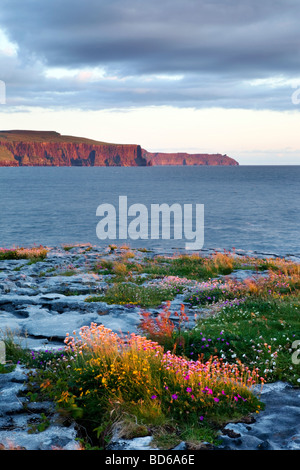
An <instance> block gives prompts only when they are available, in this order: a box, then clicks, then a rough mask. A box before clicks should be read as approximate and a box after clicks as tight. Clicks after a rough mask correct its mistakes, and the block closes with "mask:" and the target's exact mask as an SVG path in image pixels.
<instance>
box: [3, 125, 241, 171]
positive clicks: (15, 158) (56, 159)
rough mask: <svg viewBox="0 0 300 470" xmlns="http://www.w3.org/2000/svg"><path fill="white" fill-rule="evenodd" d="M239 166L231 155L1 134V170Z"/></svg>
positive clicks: (51, 134) (43, 135) (16, 132)
mask: <svg viewBox="0 0 300 470" xmlns="http://www.w3.org/2000/svg"><path fill="white" fill-rule="evenodd" d="M167 165H172V166H173V165H176V166H181V165H182V166H185V165H187V166H199V165H208V166H238V165H239V163H238V162H237V161H236V160H234V159H233V158H231V157H228V156H227V155H222V154H219V153H216V154H202V153H197V154H188V153H162V152H157V153H151V152H148V151H147V150H145V149H143V148H142V147H141V146H140V145H137V144H114V143H107V142H100V141H96V140H91V139H86V138H83V137H75V136H64V135H61V134H59V133H58V132H54V131H45V132H44V131H27V130H10V131H0V167H6V166H9V167H18V166H127V167H130V166H167Z"/></svg>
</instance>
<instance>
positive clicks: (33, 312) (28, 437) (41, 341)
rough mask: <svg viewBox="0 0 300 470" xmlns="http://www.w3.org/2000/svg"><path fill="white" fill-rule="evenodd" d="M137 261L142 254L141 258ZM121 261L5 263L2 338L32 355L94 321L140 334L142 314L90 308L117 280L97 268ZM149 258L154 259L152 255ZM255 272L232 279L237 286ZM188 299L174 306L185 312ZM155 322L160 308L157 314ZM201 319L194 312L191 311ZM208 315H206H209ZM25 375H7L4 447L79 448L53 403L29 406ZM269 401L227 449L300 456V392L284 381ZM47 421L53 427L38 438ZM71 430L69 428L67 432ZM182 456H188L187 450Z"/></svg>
mask: <svg viewBox="0 0 300 470" xmlns="http://www.w3.org/2000/svg"><path fill="white" fill-rule="evenodd" d="M135 255H136V257H137V259H138V257H142V256H143V255H142V254H141V253H139V252H136V253H135ZM105 256H109V257H112V258H113V256H114V254H113V253H112V252H111V251H110V250H107V249H106V250H103V249H100V248H93V249H91V248H90V247H87V246H84V245H82V246H76V247H73V248H70V249H67V250H66V249H63V248H53V249H52V250H50V252H49V253H48V256H47V258H46V259H45V260H44V261H41V262H37V263H33V264H30V263H28V260H7V261H1V266H0V333H5V332H6V331H8V332H9V333H10V334H11V335H12V336H13V337H14V338H15V340H16V341H17V342H19V343H20V344H21V345H22V346H24V347H27V348H30V349H50V348H52V349H56V348H60V347H62V346H63V340H64V338H65V337H66V334H67V333H70V334H73V332H74V331H75V332H78V330H79V329H80V328H81V327H82V326H85V325H90V323H91V322H94V323H98V324H103V325H104V326H106V327H107V328H110V329H112V330H113V331H114V332H116V333H119V334H127V333H128V332H129V333H131V332H135V333H136V332H137V329H138V326H139V323H140V308H139V307H137V306H133V305H131V306H124V305H108V304H106V303H105V302H86V301H85V300H86V298H87V297H88V296H89V295H90V294H97V295H99V294H101V293H103V292H105V291H106V289H107V288H108V287H109V281H110V279H111V275H109V274H107V275H98V274H95V273H94V272H92V270H91V267H92V266H94V264H95V263H96V262H97V261H99V258H102V257H105ZM147 256H150V254H149V253H147ZM252 274H253V273H252V272H250V271H243V270H241V271H238V272H236V273H234V274H233V276H234V277H235V278H237V279H244V277H245V276H251V275H252ZM181 301H182V296H181V295H178V296H177V297H176V298H175V300H174V301H173V302H172V304H171V309H172V311H174V310H178V309H179V308H180V303H181ZM150 310H152V312H153V315H155V314H156V313H157V309H150ZM187 313H190V314H191V318H192V317H193V315H194V311H191V312H187ZM204 314H205V312H204ZM25 388H26V370H24V369H22V368H21V367H20V366H18V367H17V368H16V370H15V371H14V372H11V373H8V374H0V448H1V446H2V447H4V448H13V447H20V448H24V449H27V450H51V449H54V448H60V449H65V450H68V449H78V448H79V445H78V442H77V441H76V437H77V433H76V428H75V426H74V424H72V423H64V422H62V421H61V418H60V416H58V415H57V414H56V413H55V409H54V408H53V404H51V403H29V402H28V399H27V398H26V397H25V395H24V393H23V394H22V392H24V390H25ZM261 398H262V401H263V402H264V403H265V404H266V408H265V410H264V411H262V412H261V413H260V414H259V415H257V416H255V420H254V421H253V422H248V423H245V422H243V423H231V424H228V425H227V426H226V427H225V428H224V430H223V432H222V434H221V435H220V439H221V444H220V446H219V448H220V449H224V450H244V449H251V450H263V449H268V450H284V449H288V450H299V449H300V389H294V388H292V387H290V386H288V385H287V384H284V383H281V382H278V383H275V384H267V385H265V387H264V389H263V394H262V397H261ZM44 416H46V417H47V421H49V422H47V427H46V428H45V430H43V431H42V432H36V429H37V426H38V425H39V424H40V423H43V420H44ZM65 424H67V426H66V425H65ZM150 449H152V447H151V436H146V437H144V438H138V439H133V440H124V439H123V440H120V439H117V438H116V439H115V441H113V442H112V443H111V446H110V450H150ZM174 450H175V451H176V450H188V449H187V445H186V443H181V444H180V448H178V449H176V448H175V449H174Z"/></svg>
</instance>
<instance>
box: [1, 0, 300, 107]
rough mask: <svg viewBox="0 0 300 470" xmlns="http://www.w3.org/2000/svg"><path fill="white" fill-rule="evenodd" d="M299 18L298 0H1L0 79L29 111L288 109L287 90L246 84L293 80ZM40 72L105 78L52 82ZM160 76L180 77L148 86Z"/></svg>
mask: <svg viewBox="0 0 300 470" xmlns="http://www.w3.org/2000/svg"><path fill="white" fill-rule="evenodd" d="M299 16H300V2H299V1H298V0H264V1H263V2H262V1H261V0H251V1H245V0H244V1H243V0H152V1H151V2H146V1H144V0H86V1H82V0H81V1H78V0H64V1H61V0H60V1H58V0H51V1H50V0H43V1H38V0H29V1H27V2H24V1H23V0H2V2H1V12H0V27H1V28H2V29H3V30H5V32H6V34H7V36H8V38H9V39H10V40H11V41H12V42H14V43H16V44H17V45H18V48H19V51H18V62H16V59H15V58H14V59H13V60H12V59H9V58H5V61H6V62H7V66H8V69H7V67H6V68H5V69H4V68H2V67H1V74H2V75H5V74H6V75H7V74H9V75H10V77H11V76H12V75H14V78H13V79H12V78H11V79H10V80H11V82H9V83H11V93H12V97H14V100H13V101H15V102H16V101H18V98H20V101H22V102H23V103H27V104H28V105H29V106H32V105H33V103H36V104H37V103H39V105H40V106H46V105H47V103H48V105H49V103H51V101H52V106H58V105H59V103H60V104H61V105H63V106H74V105H78V106H79V107H87V108H90V107H91V108H94V107H99V106H100V107H101V106H103V107H115V106H119V107H122V106H124V107H127V106H141V105H150V104H153V105H160V104H171V105H175V106H193V107H201V106H225V107H245V108H247V107H258V108H267V107H269V108H274V109H282V108H286V109H289V108H290V107H291V101H290V99H289V97H290V95H291V89H290V88H289V86H288V85H287V86H282V87H280V88H277V89H276V94H275V93H274V89H273V88H272V87H270V86H268V85H267V84H263V85H261V86H259V87H254V86H251V85H249V80H254V79H264V78H270V77H272V76H282V77H283V78H285V79H292V78H297V77H299V78H300V68H299V65H300V47H299V46H300V32H299V23H298V21H299ZM0 65H1V61H0ZM49 67H50V68H51V67H64V68H66V69H93V68H95V67H101V68H104V70H105V73H106V76H104V77H102V78H99V79H98V80H92V81H86V82H84V83H81V82H80V81H79V80H77V79H72V78H67V77H63V78H61V79H59V80H55V79H52V78H47V77H46V75H45V73H44V72H45V70H46V69H47V68H49ZM9 68H10V71H9V72H8V70H9ZM2 70H6V72H2ZM21 71H23V81H22V73H21ZM30 71H31V72H30ZM165 74H169V75H172V74H175V75H178V74H179V75H180V76H181V77H182V78H181V79H180V80H174V81H170V80H165V79H157V78H155V79H154V78H153V76H159V75H165ZM111 75H115V76H117V77H118V79H119V80H115V81H114V80H108V77H109V76H111ZM147 77H148V78H149V77H150V78H151V77H152V79H151V80H150V79H149V80H148V81H147V80H146V78H147ZM0 78H1V79H2V80H5V77H4V76H1V77H0ZM122 79H124V81H122ZM9 83H8V84H9ZM8 88H9V87H8ZM8 93H9V92H8ZM33 95H34V96H35V99H34V101H33V100H32V96H33ZM21 96H23V100H22V99H21Z"/></svg>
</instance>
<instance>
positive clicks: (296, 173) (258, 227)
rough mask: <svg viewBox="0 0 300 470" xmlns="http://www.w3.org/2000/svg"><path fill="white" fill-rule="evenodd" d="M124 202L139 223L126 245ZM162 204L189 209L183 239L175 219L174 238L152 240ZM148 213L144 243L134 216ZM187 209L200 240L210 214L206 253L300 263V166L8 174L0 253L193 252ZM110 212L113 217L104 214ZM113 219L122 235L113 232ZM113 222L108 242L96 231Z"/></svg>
mask: <svg viewBox="0 0 300 470" xmlns="http://www.w3.org/2000/svg"><path fill="white" fill-rule="evenodd" d="M120 198H122V201H125V200H126V203H127V206H126V208H128V212H127V224H128V226H129V224H130V223H131V222H133V223H134V221H135V222H136V232H135V233H136V234H137V235H136V236H135V237H133V236H130V233H132V232H130V231H129V230H128V231H127V232H126V233H127V238H126V236H125V237H124V219H123V222H122V224H123V225H122V227H123V232H122V233H123V238H122V239H121V238H120V237H119V235H120V233H119V230H118V228H119V225H118V224H119V221H120V217H122V216H124V211H125V209H124V205H123V206H122V209H121V208H120V209H119V204H120ZM104 204H106V205H108V206H104ZM136 204H138V205H139V206H135V205H136ZM157 204H158V205H162V204H167V205H168V206H169V208H171V207H175V206H173V204H176V208H177V209H178V208H179V207H180V208H181V209H182V236H181V238H180V237H179V236H178V231H177V232H176V233H177V235H176V236H175V218H174V219H173V218H172V215H173V214H172V211H171V212H170V213H171V217H170V236H169V237H168V236H167V237H166V238H163V234H162V232H161V231H159V237H157V236H156V238H155V239H154V238H152V237H151V233H152V232H151V229H152V227H150V226H151V223H152V224H153V223H155V221H154V220H151V208H152V206H153V205H157ZM141 205H142V206H143V207H144V208H146V210H147V213H148V224H149V230H148V237H147V236H146V235H147V233H145V231H144V232H143V235H141V236H143V237H144V238H138V234H139V231H138V226H137V222H138V219H137V215H138V214H139V213H138V212H135V216H133V215H132V214H134V209H136V208H137V207H141ZM99 206H101V208H102V212H101V211H100V212H101V213H102V216H101V215H99V210H98V215H97V209H98V207H99ZM188 206H189V207H190V208H192V212H190V215H191V217H192V220H191V221H190V223H191V224H192V225H191V227H194V229H195V233H196V228H197V218H196V216H197V211H196V207H197V206H198V207H202V208H203V212H202V216H203V225H202V232H203V241H202V245H201V247H200V248H199V249H200V250H201V251H204V252H205V251H209V250H217V251H223V250H226V251H232V250H235V251H238V252H241V253H253V254H258V255H268V256H269V255H271V256H273V255H275V256H295V257H300V166H243V165H240V166H232V167H231V166H216V167H214V166H161V167H160V166H157V167H16V168H9V167H3V168H0V247H3V248H10V247H29V246H33V245H45V246H60V245H72V244H86V243H89V244H92V245H96V246H100V247H102V246H103V247H105V246H108V245H109V244H115V245H117V246H122V245H124V244H125V245H127V246H129V247H132V248H138V247H140V248H146V249H149V250H151V249H158V250H160V251H162V252H164V251H165V252H170V251H171V252H172V250H173V251H187V248H186V246H187V241H190V240H187V238H186V237H185V232H184V223H185V221H184V210H185V208H186V207H188ZM107 207H109V212H103V210H104V208H107ZM156 207H157V206H156ZM165 207H166V206H165ZM130 208H131V211H130V210H129V209H130ZM113 209H114V211H115V212H114V211H113ZM122 211H123V212H122ZM126 211H127V209H126ZM114 213H115V223H116V230H115V232H116V233H114V230H110V229H109V230H108V227H111V225H112V224H113V219H112V215H113V214H114ZM108 214H110V219H109V224H108V225H107V238H106V239H101V238H99V232H97V227H99V225H98V224H99V222H100V223H102V224H103V226H102V228H103V227H104V217H105V216H107V215H108ZM129 214H131V215H129ZM144 215H145V213H144ZM107 220H108V219H107ZM186 220H187V219H186ZM101 221H102V222H101ZM156 223H158V224H160V222H159V221H157V220H156ZM172 223H173V225H174V227H172ZM186 223H187V222H186ZM161 224H162V219H161ZM176 224H177V225H178V218H177V219H176ZM177 228H178V226H177ZM159 230H160V225H159ZM103 231H104V228H103V230H102V232H103ZM129 232H130V233H129ZM141 234H142V232H141ZM199 239H200V229H199Z"/></svg>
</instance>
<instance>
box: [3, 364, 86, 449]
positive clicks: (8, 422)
mask: <svg viewBox="0 0 300 470" xmlns="http://www.w3.org/2000/svg"><path fill="white" fill-rule="evenodd" d="M27 372H28V371H26V370H25V369H23V368H21V367H20V366H17V367H16V369H15V370H14V371H13V372H10V373H6V374H0V450H1V449H10V450H14V449H19V450H55V449H59V450H79V449H80V446H79V443H78V441H77V440H76V438H77V431H76V429H75V426H74V423H68V422H67V423H66V424H67V425H64V423H63V422H62V420H61V417H60V416H59V415H58V414H56V413H55V409H54V406H53V404H52V403H48V402H41V403H30V402H29V400H28V398H26V396H22V392H23V391H24V390H25V389H26V377H27V376H26V373H27ZM39 425H42V426H43V425H44V426H45V429H44V430H43V431H42V432H41V431H39V430H38V426H39Z"/></svg>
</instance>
